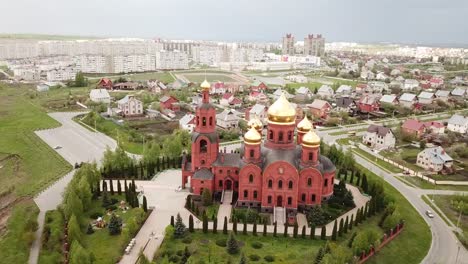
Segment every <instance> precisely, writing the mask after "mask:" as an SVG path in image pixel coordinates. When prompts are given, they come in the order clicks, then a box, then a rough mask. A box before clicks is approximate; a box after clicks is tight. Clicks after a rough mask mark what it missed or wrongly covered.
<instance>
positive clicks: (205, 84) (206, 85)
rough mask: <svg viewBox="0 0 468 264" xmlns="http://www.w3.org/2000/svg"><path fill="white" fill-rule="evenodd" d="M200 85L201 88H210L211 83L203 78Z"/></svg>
mask: <svg viewBox="0 0 468 264" xmlns="http://www.w3.org/2000/svg"><path fill="white" fill-rule="evenodd" d="M200 87H201V88H203V89H210V88H211V84H210V83H209V82H208V81H207V80H206V79H205V80H204V81H203V82H202V83H201V84H200Z"/></svg>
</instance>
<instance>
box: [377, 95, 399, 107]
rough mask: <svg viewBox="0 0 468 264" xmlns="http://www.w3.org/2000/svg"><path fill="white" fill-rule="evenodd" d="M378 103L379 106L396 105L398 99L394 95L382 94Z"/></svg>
mask: <svg viewBox="0 0 468 264" xmlns="http://www.w3.org/2000/svg"><path fill="white" fill-rule="evenodd" d="M379 102H380V104H389V105H398V98H397V96H396V95H395V94H384V95H383V96H382V98H380V100H379Z"/></svg>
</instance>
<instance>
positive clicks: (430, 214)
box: [426, 210, 434, 218]
mask: <svg viewBox="0 0 468 264" xmlns="http://www.w3.org/2000/svg"><path fill="white" fill-rule="evenodd" d="M426 215H427V216H428V217H429V218H434V214H433V213H432V212H431V211H429V210H427V211H426Z"/></svg>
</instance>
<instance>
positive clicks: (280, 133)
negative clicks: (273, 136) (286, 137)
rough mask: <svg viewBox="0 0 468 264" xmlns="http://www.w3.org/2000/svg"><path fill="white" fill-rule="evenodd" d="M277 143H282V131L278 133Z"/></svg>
mask: <svg viewBox="0 0 468 264" xmlns="http://www.w3.org/2000/svg"><path fill="white" fill-rule="evenodd" d="M278 141H280V142H281V141H283V131H280V132H279V134H278Z"/></svg>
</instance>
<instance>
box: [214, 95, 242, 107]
mask: <svg viewBox="0 0 468 264" xmlns="http://www.w3.org/2000/svg"><path fill="white" fill-rule="evenodd" d="M219 104H220V105H222V106H234V107H240V106H241V105H242V100H241V99H239V98H236V97H234V95H233V94H232V93H225V94H223V97H222V98H221V100H220V101H219Z"/></svg>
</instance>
